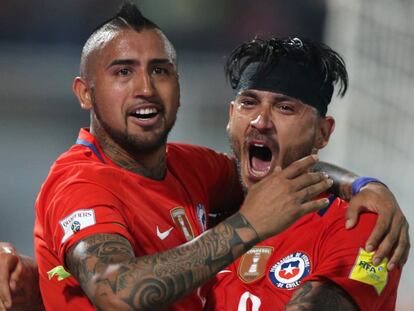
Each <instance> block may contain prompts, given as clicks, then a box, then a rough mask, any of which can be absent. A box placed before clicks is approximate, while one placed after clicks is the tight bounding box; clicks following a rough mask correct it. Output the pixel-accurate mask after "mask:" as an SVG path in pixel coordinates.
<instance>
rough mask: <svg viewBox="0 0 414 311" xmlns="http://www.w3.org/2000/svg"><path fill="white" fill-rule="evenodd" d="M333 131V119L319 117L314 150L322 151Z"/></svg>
mask: <svg viewBox="0 0 414 311" xmlns="http://www.w3.org/2000/svg"><path fill="white" fill-rule="evenodd" d="M334 129H335V119H334V118H333V117H330V116H327V117H321V118H320V120H319V124H318V129H317V134H316V140H315V148H317V149H322V148H323V147H325V146H326V145H327V144H328V142H329V138H330V137H331V134H332V132H333V131H334Z"/></svg>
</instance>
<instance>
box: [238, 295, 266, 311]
mask: <svg viewBox="0 0 414 311" xmlns="http://www.w3.org/2000/svg"><path fill="white" fill-rule="evenodd" d="M249 300H250V301H251V304H252V309H251V311H259V308H260V305H261V304H262V302H261V301H260V298H259V297H257V296H255V295H253V294H252V293H249V292H244V294H243V295H241V296H240V301H239V307H238V308H237V311H247V302H248V301H249Z"/></svg>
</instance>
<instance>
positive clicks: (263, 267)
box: [205, 198, 401, 311]
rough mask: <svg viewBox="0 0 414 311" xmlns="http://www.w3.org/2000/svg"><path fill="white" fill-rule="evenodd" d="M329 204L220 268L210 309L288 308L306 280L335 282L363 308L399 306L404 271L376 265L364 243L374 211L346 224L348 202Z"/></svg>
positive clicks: (384, 310) (253, 310) (386, 310)
mask: <svg viewBox="0 0 414 311" xmlns="http://www.w3.org/2000/svg"><path fill="white" fill-rule="evenodd" d="M331 201H333V202H332V203H331V205H330V206H329V208H327V209H325V210H322V211H320V212H319V213H313V214H309V215H306V216H304V217H302V218H300V219H299V220H298V221H297V222H296V223H295V224H294V225H292V226H291V227H290V228H289V229H287V230H286V231H284V232H282V233H281V234H279V235H276V236H274V237H272V238H269V239H267V240H265V241H263V242H261V243H259V244H258V245H256V246H255V247H254V248H253V249H251V250H250V251H249V252H247V253H246V254H245V255H243V256H242V257H240V258H239V259H238V260H237V261H235V262H234V263H233V264H232V265H230V266H229V267H228V268H226V269H224V270H222V271H220V272H219V273H218V274H217V276H216V282H215V283H214V286H213V288H212V290H211V291H210V294H209V295H208V296H207V306H206V308H205V309H206V310H220V311H221V310H223V311H224V310H226V311H260V310H284V308H285V306H286V304H287V303H288V302H289V300H290V298H291V296H292V295H293V293H294V291H295V290H296V289H297V288H298V286H300V285H301V284H303V283H304V282H306V281H312V280H314V281H324V280H325V281H326V280H329V281H331V282H334V283H336V284H337V285H339V286H340V287H341V288H342V289H344V290H345V291H346V292H347V293H348V294H349V295H350V296H351V297H352V298H353V300H354V301H355V302H356V303H357V304H358V306H359V308H360V309H361V310H363V311H365V310H381V311H390V310H394V309H395V302H396V298H397V287H398V282H399V279H400V274H401V271H400V270H399V269H397V270H394V271H393V272H391V273H390V272H387V269H386V262H383V263H382V264H381V265H380V266H378V267H374V266H373V264H372V253H365V251H364V250H363V247H364V245H365V242H366V240H367V239H368V236H369V234H370V233H371V232H372V229H373V227H374V225H375V222H376V218H377V216H376V215H375V214H362V215H361V216H360V220H359V223H358V225H357V226H356V227H355V228H353V229H352V230H346V229H345V211H346V208H347V206H348V204H347V203H346V202H344V201H342V200H340V199H335V198H331Z"/></svg>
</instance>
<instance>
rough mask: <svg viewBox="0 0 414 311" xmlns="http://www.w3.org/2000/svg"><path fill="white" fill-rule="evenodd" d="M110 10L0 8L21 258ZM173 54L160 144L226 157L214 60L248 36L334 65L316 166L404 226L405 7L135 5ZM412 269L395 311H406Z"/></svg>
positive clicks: (1, 217)
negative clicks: (333, 170)
mask: <svg viewBox="0 0 414 311" xmlns="http://www.w3.org/2000/svg"><path fill="white" fill-rule="evenodd" d="M120 3H121V1H118V0H116V1H115V0H60V1H52V0H38V1H32V0H19V1H16V0H0V68H1V69H0V103H1V104H0V141H1V149H0V161H1V164H0V239H1V240H6V241H11V242H12V243H14V244H15V245H16V247H17V248H18V249H19V250H21V251H22V252H25V253H27V254H33V245H32V244H33V239H32V230H33V217H34V216H33V204H34V201H35V198H36V195H37V193H38V191H39V188H40V186H41V183H42V181H43V180H44V178H45V177H46V175H47V172H48V169H49V167H50V165H51V164H52V163H53V161H54V159H55V158H56V157H57V156H58V155H59V154H60V153H61V152H63V151H64V150H66V149H67V148H68V147H69V146H70V145H71V144H72V143H73V142H74V140H75V139H76V136H77V133H78V130H79V128H80V127H82V126H87V125H88V122H89V118H88V114H87V113H86V112H84V111H82V110H81V109H80V108H79V105H78V103H77V101H76V99H75V97H74V96H73V95H72V91H71V85H72V81H73V78H74V77H75V76H76V75H77V72H78V66H79V56H80V51H81V49H82V45H83V43H84V42H85V40H86V39H87V38H88V36H89V35H90V33H91V32H92V31H93V30H94V28H95V27H96V26H97V25H99V24H101V23H102V22H103V21H104V20H106V19H108V18H110V17H111V16H112V15H113V14H114V12H115V11H116V9H117V8H118V7H119V5H120ZM138 4H139V6H140V7H141V9H142V11H143V13H144V15H146V16H147V17H149V18H150V19H152V20H153V21H154V22H156V23H157V24H158V25H159V26H160V27H161V28H162V29H163V30H164V32H165V33H166V34H167V36H168V37H169V38H170V40H171V41H172V42H173V43H174V44H175V46H176V48H177V52H178V61H179V72H180V81H181V87H182V107H181V110H180V112H179V118H178V122H177V125H176V127H175V129H174V130H173V132H172V134H171V136H170V140H174V141H177V140H178V141H185V142H189V143H196V144H201V145H206V146H209V147H212V148H215V149H217V150H220V151H224V152H229V148H228V146H227V139H226V133H225V125H226V120H227V109H228V102H229V101H230V100H231V99H232V95H233V94H232V92H231V91H230V88H229V87H228V85H227V84H226V82H225V80H224V75H223V64H224V59H225V56H226V55H228V54H229V52H230V51H231V50H232V48H234V47H235V46H237V45H238V44H240V43H241V42H242V41H246V40H249V39H252V38H253V37H254V36H257V35H258V36H265V37H266V36H269V35H278V36H301V37H308V38H312V39H315V40H322V41H324V42H326V43H328V44H329V45H331V46H332V47H333V48H334V49H336V50H338V51H339V52H340V53H341V54H343V55H344V57H345V60H346V62H347V64H348V68H349V72H350V77H351V87H350V90H349V93H348V94H347V96H346V97H345V99H343V100H339V101H338V103H335V104H334V105H333V107H332V109H331V112H332V113H333V114H334V116H335V117H336V119H337V124H338V125H337V129H336V133H335V135H334V137H333V138H332V142H331V143H330V145H329V147H328V148H327V150H326V151H325V152H323V153H322V157H323V158H324V159H326V160H329V161H331V162H334V163H337V164H339V165H344V166H345V167H347V168H349V169H351V170H354V171H356V172H358V173H359V174H361V175H372V176H376V177H379V178H380V179H382V180H384V181H385V182H386V183H387V184H388V185H389V186H390V188H391V189H392V190H393V191H394V193H395V194H396V196H397V198H398V199H399V202H400V204H401V206H402V207H403V208H404V209H405V213H406V214H407V215H408V218H409V220H410V221H411V222H412V221H413V220H414V217H413V216H414V213H413V211H412V208H413V205H414V200H413V198H412V196H410V191H412V190H414V187H413V186H412V185H413V183H412V180H413V179H414V147H412V146H413V144H412V136H413V134H414V125H413V124H414V122H413V120H414V107H413V103H412V96H411V91H412V89H413V87H414V61H413V57H412V55H414V38H413V34H414V25H413V23H412V18H411V17H412V16H414V15H413V14H414V2H413V1H411V0H395V1H393V2H389V1H387V0H364V1H363V0H352V1H351V0H349V1H348V0H347V1H345V0H326V1H325V0H290V1H283V0H260V1H259V0H256V1H253V0H227V1H222V0H210V1H201V0H171V1H165V0H141V1H138ZM413 270H414V264H413V261H412V260H411V259H410V261H409V263H408V265H407V267H406V269H405V272H404V276H403V279H402V284H401V286H400V297H399V306H398V310H411V309H412V307H414V302H413V301H414V300H413V299H414V298H413V297H411V296H412V295H410V292H412V290H413V289H414V276H412V275H413V273H412V272H413Z"/></svg>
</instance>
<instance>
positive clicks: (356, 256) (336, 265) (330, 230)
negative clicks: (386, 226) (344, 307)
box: [307, 213, 401, 310]
mask: <svg viewBox="0 0 414 311" xmlns="http://www.w3.org/2000/svg"><path fill="white" fill-rule="evenodd" d="M376 219H377V216H376V215H375V214H369V213H366V214H362V215H361V216H360V219H359V223H358V225H357V226H356V227H355V228H353V229H351V230H346V229H345V216H344V214H341V217H339V218H337V219H336V220H335V221H334V222H327V228H326V230H325V231H324V232H323V234H322V236H321V238H320V240H319V245H318V246H317V247H318V248H319V249H318V260H317V265H316V266H315V268H314V269H313V272H312V273H311V275H310V276H309V277H308V278H307V281H309V280H318V281H323V280H326V279H329V280H330V281H332V282H334V283H336V284H337V285H339V286H341V287H342V288H343V289H344V290H345V291H346V292H347V293H348V294H349V295H350V296H351V297H352V298H353V299H354V301H355V302H356V303H357V304H358V305H359V307H360V308H361V310H394V308H395V301H396V292H397V287H398V282H399V278H400V273H401V271H399V270H398V269H397V270H394V271H393V272H388V271H387V269H386V264H385V263H384V264H383V266H378V267H375V266H374V265H373V264H372V254H368V255H367V254H365V255H364V256H362V254H364V250H363V248H364V245H365V243H366V240H367V239H368V237H369V235H370V233H371V232H372V230H373V228H374V226H375V223H376Z"/></svg>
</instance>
